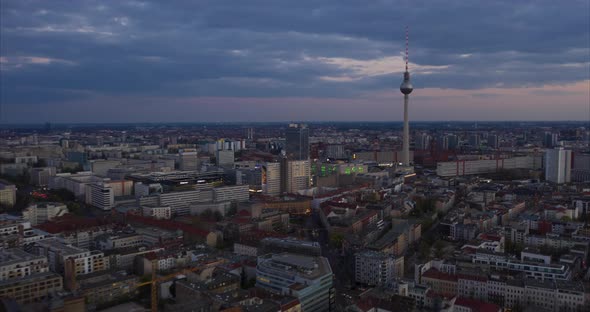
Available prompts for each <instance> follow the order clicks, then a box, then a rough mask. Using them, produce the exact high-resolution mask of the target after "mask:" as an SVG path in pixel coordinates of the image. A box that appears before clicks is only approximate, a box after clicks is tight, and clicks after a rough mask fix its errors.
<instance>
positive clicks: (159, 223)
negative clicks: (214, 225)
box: [127, 215, 209, 237]
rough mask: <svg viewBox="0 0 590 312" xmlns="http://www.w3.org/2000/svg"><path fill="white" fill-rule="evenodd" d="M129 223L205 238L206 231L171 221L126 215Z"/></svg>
mask: <svg viewBox="0 0 590 312" xmlns="http://www.w3.org/2000/svg"><path fill="white" fill-rule="evenodd" d="M127 219H128V220H129V221H135V222H138V223H142V224H145V225H149V226H155V227H158V228H162V229H166V230H174V231H175V230H181V231H183V232H185V233H188V234H193V235H197V236H201V237H207V234H209V232H208V231H204V230H201V229H198V228H196V227H193V226H192V225H190V224H186V223H182V222H177V221H172V220H158V219H154V218H148V217H142V216H137V215H127Z"/></svg>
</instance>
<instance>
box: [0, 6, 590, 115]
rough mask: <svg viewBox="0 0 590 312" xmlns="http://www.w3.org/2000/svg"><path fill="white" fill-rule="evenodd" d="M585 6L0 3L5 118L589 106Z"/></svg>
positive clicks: (557, 110)
mask: <svg viewBox="0 0 590 312" xmlns="http://www.w3.org/2000/svg"><path fill="white" fill-rule="evenodd" d="M588 5H589V3H588V2H585V1H572V2H570V3H569V5H568V6H563V5H560V4H559V3H554V2H549V1H543V2H542V3H536V4H535V5H530V4H524V3H513V2H510V1H506V2H494V3H478V4H477V5H474V4H466V3H463V2H461V1H448V2H445V3H436V4H435V3H429V4H428V8H426V7H424V6H423V5H421V4H413V3H409V2H403V1H402V2H390V1H383V2H379V3H375V4H373V5H371V6H366V5H360V4H359V5H355V4H352V3H341V2H339V1H338V2H334V3H332V2H330V1H324V2H321V3H319V4H318V3H307V2H298V3H297V5H295V4H293V3H286V2H285V3H282V2H270V3H266V2H264V1H261V2H256V3H248V4H236V3H233V2H232V3H229V2H223V1H213V2H207V1H206V2H198V3H175V5H174V6H171V5H163V4H161V3H157V2H139V1H122V2H101V3H100V4H93V3H88V2H84V3H81V2H80V3H78V2H76V3H70V2H51V5H48V4H47V3H44V2H38V3H36V2H28V3H23V2H20V1H18V2H17V1H3V2H2V10H0V11H1V12H2V13H1V19H0V20H2V24H1V32H2V33H1V35H2V36H1V38H2V39H1V40H2V44H1V45H0V52H1V53H0V73H1V78H2V80H1V83H0V88H1V90H0V91H1V98H0V104H1V107H0V123H3V124H10V123H42V122H55V123H60V122H62V123H67V122H82V123H84V122H87V123H93V122H215V121H229V122H232V121H234V122H240V121H257V122H264V121H354V120H363V121H400V120H402V117H403V101H402V99H400V97H399V91H397V85H398V84H399V76H400V75H401V74H402V73H403V70H404V61H403V50H404V34H403V32H404V30H403V29H404V26H405V25H410V27H411V32H412V59H411V60H410V61H411V63H410V67H411V69H412V74H413V76H412V80H413V82H414V83H415V85H416V86H418V89H419V93H417V94H416V96H413V98H412V104H411V109H410V120H413V121H414V120H420V121H434V120H449V121H453V120H479V121H486V120H523V121H526V120H588V119H590V105H588V103H589V102H590V77H589V70H590V60H589V59H588V55H589V53H590V32H589V31H588V29H590V24H589V23H590V22H589V20H590V18H589V17H590V16H589V14H588V12H590V11H589V9H590V8H589V7H588ZM402 12H403V15H402V14H401V13H402ZM482 12H483V13H482ZM392 17H395V18H392ZM508 112H509V113H508Z"/></svg>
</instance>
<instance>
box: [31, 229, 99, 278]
mask: <svg viewBox="0 0 590 312" xmlns="http://www.w3.org/2000/svg"><path fill="white" fill-rule="evenodd" d="M33 250H34V252H35V254H37V255H42V256H45V257H47V259H48V261H49V269H50V270H51V271H52V272H56V273H62V274H66V275H68V273H72V274H75V275H82V274H88V273H92V272H97V271H103V270H106V269H108V268H109V259H108V258H107V257H105V256H104V254H103V253H102V252H101V251H97V250H93V251H89V250H88V249H83V248H78V247H74V246H69V245H65V244H63V243H61V242H59V241H58V240H57V239H55V238H50V239H45V240H41V241H37V242H35V245H34V246H33ZM68 260H71V261H73V264H72V268H71V270H72V271H71V272H68V271H67V269H66V267H67V265H68V264H67V261H68ZM67 281H69V280H68V277H67V276H66V282H67Z"/></svg>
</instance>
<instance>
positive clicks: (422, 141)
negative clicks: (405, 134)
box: [415, 133, 432, 150]
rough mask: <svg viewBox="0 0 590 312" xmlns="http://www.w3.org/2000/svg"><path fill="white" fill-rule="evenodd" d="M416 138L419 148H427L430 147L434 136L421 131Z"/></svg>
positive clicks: (416, 144)
mask: <svg viewBox="0 0 590 312" xmlns="http://www.w3.org/2000/svg"><path fill="white" fill-rule="evenodd" d="M415 140H416V143H415V146H416V148H417V149H421V150H427V149H428V148H430V140H432V137H431V136H429V135H428V134H426V133H420V134H419V135H417V136H416V138H415Z"/></svg>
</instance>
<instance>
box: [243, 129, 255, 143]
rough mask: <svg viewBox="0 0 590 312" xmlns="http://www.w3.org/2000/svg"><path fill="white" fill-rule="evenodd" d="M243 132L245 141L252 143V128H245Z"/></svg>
mask: <svg viewBox="0 0 590 312" xmlns="http://www.w3.org/2000/svg"><path fill="white" fill-rule="evenodd" d="M244 132H245V133H246V135H245V136H246V140H248V141H253V140H254V128H246V129H245V130H244Z"/></svg>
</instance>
